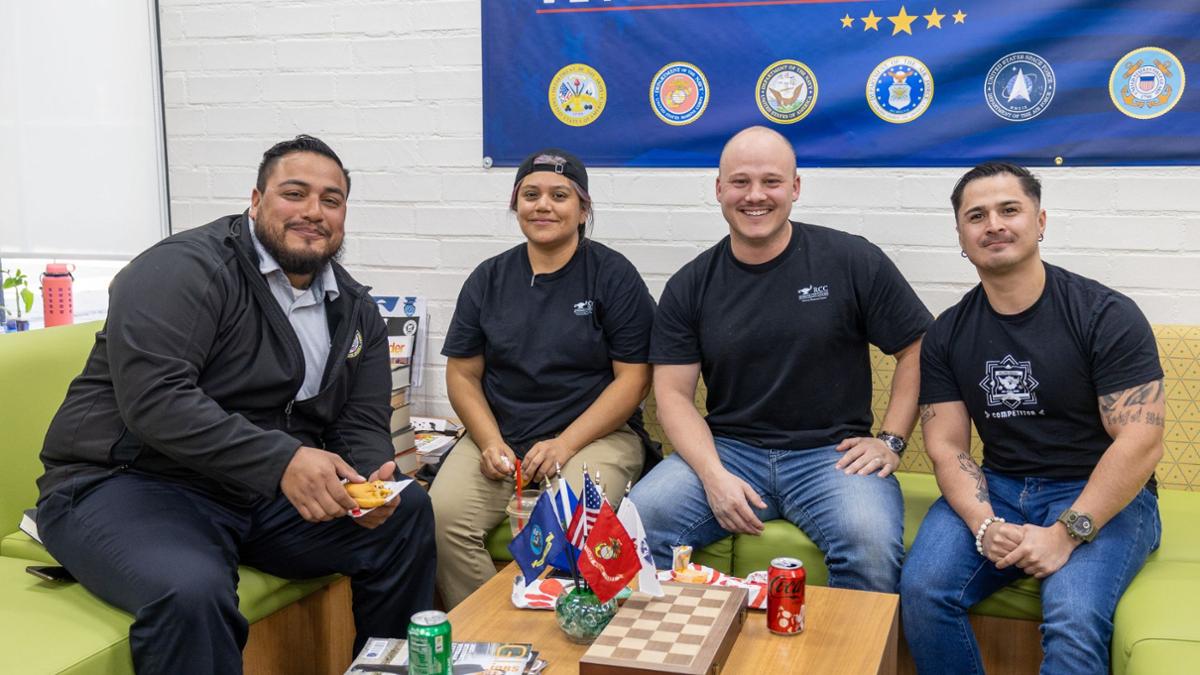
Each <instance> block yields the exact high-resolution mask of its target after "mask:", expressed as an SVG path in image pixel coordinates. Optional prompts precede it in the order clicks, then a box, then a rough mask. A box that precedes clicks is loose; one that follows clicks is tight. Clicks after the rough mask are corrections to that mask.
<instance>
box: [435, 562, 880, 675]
mask: <svg viewBox="0 0 1200 675" xmlns="http://www.w3.org/2000/svg"><path fill="white" fill-rule="evenodd" d="M518 573H519V570H518V569H517V566H516V564H515V563H514V564H511V565H509V566H508V567H506V568H504V569H503V570H501V571H500V572H498V573H497V574H496V576H494V577H492V578H491V580H490V581H488V582H487V583H486V584H484V585H483V587H482V588H480V589H479V590H478V591H475V592H474V593H472V594H471V597H469V598H467V599H466V600H465V601H463V602H462V604H460V605H459V606H457V607H455V608H454V610H453V611H451V612H450V625H451V630H452V631H453V639H454V640H469V641H476V642H529V643H532V644H533V646H534V649H536V650H538V651H539V652H541V654H542V656H543V658H545V659H546V660H547V661H549V662H550V668H549V672H551V673H576V672H579V659H580V657H581V656H583V653H584V652H585V651H587V646H586V645H577V644H574V643H572V642H569V641H568V640H567V638H566V636H564V635H563V634H562V631H560V630H559V629H558V624H556V623H555V621H554V612H550V611H546V610H534V609H517V608H516V607H513V605H512V599H511V596H512V582H513V577H515V576H516V575H517V574H518ZM899 599H900V598H899V596H897V595H892V594H888V593H868V592H866V591H847V590H842V589H838V588H825V587H822V586H809V587H808V589H807V598H806V601H807V605H808V609H807V610H806V612H807V614H806V621H805V629H804V632H803V633H801V634H800V635H790V636H782V635H774V634H772V633H771V632H770V631H768V630H767V621H766V618H765V617H764V616H763V614H764V613H763V612H762V611H761V610H750V612H749V614H747V615H746V623H745V625H743V626H742V631H741V634H740V635H739V636H738V639H737V642H736V643H734V645H733V651H732V652H731V653H730V655H729V659H728V661H726V663H725V668H724V669H723V670H722V671H721V672H722V675H732V674H745V675H763V674H764V673H770V672H780V670H779V669H780V667H781V666H782V665H783V664H786V665H787V667H786V670H787V671H788V672H798V673H822V674H826V673H847V674H849V673H862V674H864V675H876V674H886V675H893V674H894V673H895V672H896V639H897V634H898V626H897V623H898V620H897V616H898V606H899Z"/></svg>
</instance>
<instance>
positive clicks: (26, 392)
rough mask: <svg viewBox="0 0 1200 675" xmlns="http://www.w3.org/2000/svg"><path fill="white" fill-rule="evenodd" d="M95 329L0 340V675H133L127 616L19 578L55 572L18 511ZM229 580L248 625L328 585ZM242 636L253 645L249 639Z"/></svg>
mask: <svg viewBox="0 0 1200 675" xmlns="http://www.w3.org/2000/svg"><path fill="white" fill-rule="evenodd" d="M100 326H101V324H100V322H95V323H87V324H81V325H75V326H63V327H58V328H49V329H45V330H37V331H30V332H27V333H15V334H6V335H0V383H3V384H2V385H0V460H2V461H3V463H4V470H3V471H0V533H8V534H6V535H5V536H4V537H3V539H0V673H70V674H72V675H86V674H90V673H95V674H96V675H113V674H119V673H132V672H133V664H132V661H131V658H130V652H129V625H130V623H131V622H132V620H133V618H132V616H131V615H129V614H127V613H125V612H122V611H120V610H118V609H115V608H113V607H111V606H109V605H107V604H105V603H104V602H102V601H100V600H99V599H97V598H96V597H95V596H93V595H92V594H91V593H88V592H87V591H86V590H84V589H83V587H81V586H80V585H79V584H74V583H67V584H62V583H52V582H44V581H39V580H38V579H36V578H35V577H33V576H32V575H30V574H27V573H26V572H25V567H26V566H28V565H38V564H42V565H45V564H55V563H54V559H53V558H52V557H51V556H50V554H49V553H48V552H47V551H46V549H45V548H43V547H42V546H41V545H40V544H38V543H37V542H36V541H33V540H32V539H30V538H29V537H28V536H26V535H25V533H23V532H21V531H19V530H18V528H17V526H18V524H19V523H20V521H21V516H22V513H23V511H24V510H25V509H27V508H30V507H31V506H33V505H34V502H35V501H36V499H37V487H36V485H35V484H34V481H35V480H36V479H37V477H38V476H40V475H41V472H42V465H41V462H39V461H38V452H39V451H40V450H41V447H42V439H43V437H44V435H45V433H46V429H47V427H48V426H49V423H50V418H51V417H52V416H53V415H54V413H55V411H56V410H57V409H58V406H59V405H60V404H61V403H62V400H63V397H64V396H65V395H66V391H67V386H68V384H70V381H71V379H72V378H74V377H75V376H76V375H78V374H79V372H80V370H81V369H82V367H83V363H84V360H85V358H86V356H87V354H88V352H89V351H90V350H91V348H92V345H93V343H94V335H95V333H96V331H97V330H99V329H100ZM147 544H148V545H149V544H150V542H147ZM239 575H240V579H241V583H240V584H239V586H238V596H239V598H240V601H241V610H242V613H243V614H244V615H245V616H246V617H247V618H248V619H249V620H250V621H251V622H252V623H253V622H257V621H259V620H260V619H263V618H264V617H267V616H268V615H271V614H273V613H275V612H276V611H278V610H281V609H283V608H285V607H287V606H289V605H291V604H292V603H295V602H296V601H298V600H300V599H301V598H305V597H306V596H308V595H309V594H312V593H314V592H315V591H317V590H320V589H322V588H324V587H325V586H327V585H328V584H329V583H330V582H331V581H333V580H334V579H336V577H326V578H322V579H314V580H308V581H301V582H295V581H287V580H285V579H280V578H279V577H274V576H271V575H269V574H264V573H262V572H259V571H257V570H254V569H251V568H249V567H242V568H240V569H239ZM251 635H252V637H251V641H252V642H253V640H254V638H253V635H254V633H253V630H252V633H251ZM347 656H349V654H347ZM342 665H343V666H344V665H345V664H342ZM337 672H341V670H338V671H337Z"/></svg>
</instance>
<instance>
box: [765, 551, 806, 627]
mask: <svg viewBox="0 0 1200 675" xmlns="http://www.w3.org/2000/svg"><path fill="white" fill-rule="evenodd" d="M806 576H807V575H806V574H805V573H804V563H802V562H800V561H799V560H797V559H796V558H776V559H774V560H772V561H771V569H769V570H768V571H767V630H769V631H771V632H772V633H778V634H780V635H797V634H799V633H803V632H804V579H805V577H806Z"/></svg>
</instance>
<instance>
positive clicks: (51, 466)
mask: <svg viewBox="0 0 1200 675" xmlns="http://www.w3.org/2000/svg"><path fill="white" fill-rule="evenodd" d="M349 192H350V177H349V174H347V173H346V171H345V169H344V168H343V167H342V163H341V160H340V159H338V157H337V155H336V154H334V152H333V151H332V150H331V149H330V148H329V147H328V146H327V145H325V144H324V143H323V142H321V141H320V140H318V139H316V138H312V137H310V136H299V137H297V138H296V139H294V140H291V141H285V142H283V143H279V144H277V145H275V146H274V147H272V148H271V149H270V150H268V151H267V152H266V153H265V154H264V155H263V161H262V164H261V165H260V166H259V173H258V182H257V185H256V187H255V188H254V190H253V192H252V194H251V205H250V209H249V210H248V211H247V212H246V213H244V214H241V215H235V216H227V217H225V218H221V219H219V220H216V221H214V222H212V223H209V224H208V225H205V226H203V227H199V228H196V229H193V230H188V231H186V232H183V233H180V234H177V235H175V236H172V237H169V238H167V239H165V240H163V241H161V242H159V243H158V244H156V245H154V246H152V247H151V248H150V249H148V250H147V251H145V252H143V253H142V254H141V255H139V256H138V257H137V258H135V259H134V260H133V261H132V262H131V263H130V264H129V265H128V266H126V267H125V269H123V270H122V271H121V272H120V274H118V275H117V277H116V278H115V279H114V280H113V283H112V286H111V288H110V300H109V311H108V319H107V321H106V322H105V325H104V328H103V330H101V331H100V332H99V333H97V334H96V345H95V347H94V348H93V349H92V352H91V354H90V355H89V357H88V360H87V363H86V365H85V366H84V370H83V373H82V374H81V375H80V376H79V377H77V378H76V379H75V381H74V382H73V383H72V384H71V387H70V389H69V390H68V392H67V397H66V400H65V401H64V402H63V405H62V407H61V408H60V409H59V411H58V413H57V415H56V416H55V418H54V420H53V422H52V423H51V425H50V430H49V432H48V434H47V436H46V442H45V445H44V447H43V449H42V454H41V459H42V462H43V464H44V465H45V467H46V472H45V474H44V475H43V476H42V477H41V478H40V479H39V480H38V486H39V488H40V492H41V496H40V497H39V500H38V529H39V531H40V532H41V533H42V535H43V539H44V541H45V544H46V547H47V549H49V551H50V552H51V553H52V554H53V555H54V556H55V557H56V558H57V559H58V560H59V561H60V562H61V563H62V564H63V565H64V566H65V567H67V569H69V570H70V571H71V573H72V574H73V575H74V576H75V577H76V578H77V579H79V581H80V582H82V583H83V585H84V586H86V587H87V588H88V589H89V590H91V591H92V592H94V593H95V594H96V595H98V596H100V597H101V598H103V599H104V600H106V601H107V602H110V603H112V604H114V605H116V606H118V607H120V608H122V609H124V610H126V611H128V612H130V613H132V614H134V616H135V620H134V623H133V625H132V627H131V628H130V644H131V647H132V650H133V661H134V666H135V668H136V669H137V671H138V672H139V673H158V672H167V671H170V672H186V673H236V672H241V663H242V659H241V649H242V647H243V646H244V645H245V642H246V635H247V630H248V626H247V622H246V619H245V618H244V617H243V616H242V615H241V614H240V613H239V612H238V597H237V582H238V575H237V566H238V565H239V564H246V565H251V566H253V567H256V568H258V569H261V570H263V571H265V572H268V573H271V574H275V575H278V576H282V577H288V578H308V577H317V576H322V575H326V574H331V573H334V572H340V573H343V574H347V575H349V576H350V577H351V580H352V589H353V594H354V619H355V628H356V629H357V631H358V636H357V639H356V642H355V650H358V649H359V648H361V646H362V644H363V641H364V640H365V639H366V638H367V637H368V636H370V635H379V636H390V637H401V636H403V635H404V634H405V632H406V629H407V625H408V621H409V617H410V616H411V615H412V614H413V613H414V612H416V611H420V610H423V609H428V608H429V607H430V606H431V605H432V590H433V575H434V569H435V557H434V544H433V517H432V512H431V510H430V506H429V500H428V497H427V496H426V495H425V493H424V492H423V491H422V490H421V489H420V488H419V487H417V486H415V485H412V484H410V485H409V486H408V487H407V488H406V489H405V490H403V494H402V495H401V496H400V497H399V498H397V499H395V500H393V501H392V502H390V503H389V504H388V505H386V506H384V507H382V508H378V509H375V510H374V511H371V512H369V513H367V514H366V515H364V516H362V517H361V518H349V517H346V515H347V513H348V512H349V511H350V510H351V509H353V508H354V507H355V506H356V504H355V502H354V500H352V499H351V498H350V497H349V495H348V494H347V493H346V490H345V488H344V487H343V486H342V484H341V481H342V480H343V479H344V480H347V481H349V482H361V481H363V480H375V479H383V480H388V479H390V478H392V474H393V472H394V471H395V464H394V462H392V461H391V460H392V454H393V450H392V445H391V439H390V435H389V432H388V425H389V420H390V412H391V410H390V406H389V392H390V388H391V375H390V369H389V365H388V347H387V331H386V329H385V327H384V324H383V320H382V319H381V318H380V316H379V313H378V310H377V309H376V306H375V304H374V302H373V301H372V299H371V298H370V296H368V295H367V289H366V288H365V287H363V286H361V285H360V284H358V283H357V282H355V281H354V279H352V278H351V277H350V275H349V274H348V273H347V272H346V270H345V269H344V268H342V267H341V266H340V265H339V264H337V262H335V259H336V257H337V254H338V252H339V250H340V248H341V244H342V238H343V225H344V221H345V217H346V198H347V196H348V195H349ZM364 476H366V477H367V478H364Z"/></svg>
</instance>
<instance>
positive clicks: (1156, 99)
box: [1108, 47, 1187, 120]
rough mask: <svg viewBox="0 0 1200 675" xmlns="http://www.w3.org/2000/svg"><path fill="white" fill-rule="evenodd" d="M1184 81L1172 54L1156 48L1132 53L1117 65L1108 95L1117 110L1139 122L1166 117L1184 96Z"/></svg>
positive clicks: (1142, 49)
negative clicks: (1161, 116)
mask: <svg viewBox="0 0 1200 675" xmlns="http://www.w3.org/2000/svg"><path fill="white" fill-rule="evenodd" d="M1186 83H1187V78H1186V77H1185V76H1184V73H1183V64H1182V63H1181V62H1180V61H1179V59H1178V58H1176V57H1175V55H1174V54H1172V53H1171V52H1169V51H1167V50H1165V49H1159V48H1158V47H1142V48H1141V49H1135V50H1133V51H1131V52H1129V53H1128V54H1126V55H1125V56H1122V57H1121V60H1120V61H1117V65H1115V66H1113V70H1112V75H1110V76H1109V78H1108V94H1109V96H1111V97H1112V102H1113V105H1115V106H1117V110H1120V111H1121V112H1123V113H1125V114H1126V115H1129V116H1130V117H1133V118H1135V119H1139V120H1148V119H1153V118H1155V117H1158V116H1160V115H1165V114H1167V113H1168V112H1170V111H1171V108H1174V107H1175V104H1176V103H1178V102H1179V98H1180V97H1181V96H1183V86H1184V84H1186Z"/></svg>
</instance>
